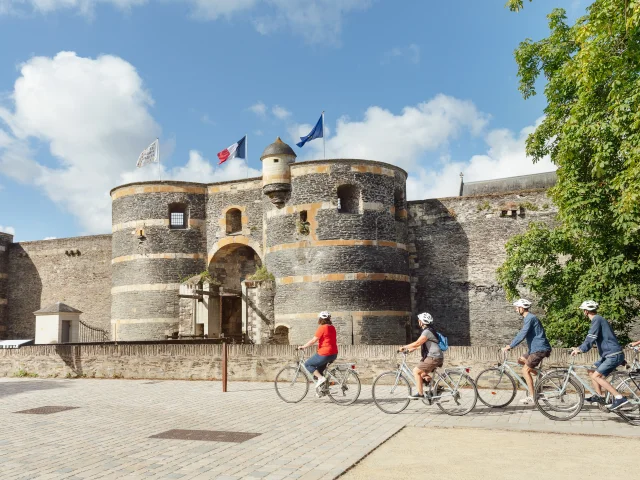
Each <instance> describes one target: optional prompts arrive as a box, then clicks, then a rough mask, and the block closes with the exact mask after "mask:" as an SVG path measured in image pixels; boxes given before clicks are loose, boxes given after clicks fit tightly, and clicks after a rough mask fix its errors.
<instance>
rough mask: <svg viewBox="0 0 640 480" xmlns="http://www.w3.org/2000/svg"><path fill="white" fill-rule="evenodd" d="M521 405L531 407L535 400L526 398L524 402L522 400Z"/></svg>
mask: <svg viewBox="0 0 640 480" xmlns="http://www.w3.org/2000/svg"><path fill="white" fill-rule="evenodd" d="M520 403H521V404H522V405H531V404H532V403H533V398H532V397H524V398H523V399H522V400H520Z"/></svg>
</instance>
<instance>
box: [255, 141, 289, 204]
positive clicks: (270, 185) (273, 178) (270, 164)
mask: <svg viewBox="0 0 640 480" xmlns="http://www.w3.org/2000/svg"><path fill="white" fill-rule="evenodd" d="M260 160H262V193H264V194H265V195H266V196H267V197H269V199H270V200H271V203H273V204H274V205H276V206H277V207H282V206H283V205H284V204H285V202H286V199H287V196H288V195H289V193H290V192H291V171H290V168H289V166H290V165H291V164H292V163H293V162H295V161H296V154H295V152H294V151H293V149H292V148H291V147H290V146H289V145H287V144H286V143H284V142H283V141H282V140H281V139H280V137H278V138H276V141H275V142H273V143H272V144H271V145H269V146H268V147H267V148H265V149H264V152H262V156H261V157H260Z"/></svg>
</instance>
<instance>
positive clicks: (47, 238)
mask: <svg viewBox="0 0 640 480" xmlns="http://www.w3.org/2000/svg"><path fill="white" fill-rule="evenodd" d="M57 238H58V237H44V240H55V239H57Z"/></svg>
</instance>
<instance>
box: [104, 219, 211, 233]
mask: <svg viewBox="0 0 640 480" xmlns="http://www.w3.org/2000/svg"><path fill="white" fill-rule="evenodd" d="M188 225H189V227H191V228H205V226H206V221H205V220H200V219H197V218H190V219H189V222H188ZM143 227H169V219H168V218H154V219H147V220H133V221H130V222H123V223H116V224H114V225H113V226H112V227H111V231H112V232H114V233H115V232H119V231H121V230H128V229H136V228H143Z"/></svg>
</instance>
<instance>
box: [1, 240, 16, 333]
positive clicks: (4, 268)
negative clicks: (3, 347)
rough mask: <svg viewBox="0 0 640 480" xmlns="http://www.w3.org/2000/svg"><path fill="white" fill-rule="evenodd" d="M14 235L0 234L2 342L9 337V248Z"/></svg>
mask: <svg viewBox="0 0 640 480" xmlns="http://www.w3.org/2000/svg"><path fill="white" fill-rule="evenodd" d="M11 242H13V235H10V234H8V233H2V232H0V340H2V339H4V338H5V337H6V335H7V314H8V299H7V297H8V294H9V247H10V245H11Z"/></svg>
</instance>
